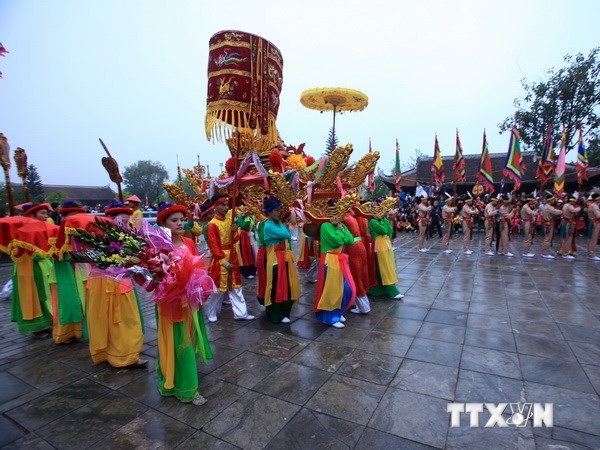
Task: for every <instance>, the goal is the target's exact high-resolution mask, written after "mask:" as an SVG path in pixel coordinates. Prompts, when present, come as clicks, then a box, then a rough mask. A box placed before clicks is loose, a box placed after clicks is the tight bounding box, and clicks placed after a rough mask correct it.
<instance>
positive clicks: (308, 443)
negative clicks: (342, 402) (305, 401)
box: [265, 408, 364, 450]
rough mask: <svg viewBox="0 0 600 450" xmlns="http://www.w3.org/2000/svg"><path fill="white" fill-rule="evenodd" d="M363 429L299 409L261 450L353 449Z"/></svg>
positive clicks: (344, 421) (343, 421)
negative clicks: (295, 449)
mask: <svg viewBox="0 0 600 450" xmlns="http://www.w3.org/2000/svg"><path fill="white" fill-rule="evenodd" d="M307 430H311V431H310V433H307ZM363 430H364V427H362V426H358V425H356V423H353V422H348V421H346V420H342V419H338V418H336V417H331V416H329V415H326V414H320V413H318V412H316V411H311V410H310V409H306V408H302V409H301V410H300V412H299V413H298V414H296V415H295V416H294V418H293V419H292V420H290V422H289V423H288V424H287V425H286V426H285V427H283V429H282V430H281V431H280V432H279V433H278V434H277V435H276V436H275V437H274V438H273V439H272V440H271V442H270V443H269V444H268V445H267V446H266V447H265V449H268V450H275V449H282V450H287V449H289V448H297V449H313V448H327V449H347V448H355V445H356V443H357V442H358V439H359V438H360V436H361V433H362V431H363Z"/></svg>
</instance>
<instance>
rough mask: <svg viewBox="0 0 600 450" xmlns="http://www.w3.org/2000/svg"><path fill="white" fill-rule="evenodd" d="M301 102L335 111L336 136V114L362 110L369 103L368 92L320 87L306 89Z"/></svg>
mask: <svg viewBox="0 0 600 450" xmlns="http://www.w3.org/2000/svg"><path fill="white" fill-rule="evenodd" d="M300 103H302V104H303V105H304V106H306V107H307V108H310V109H316V110H317V111H321V112H323V111H333V133H332V134H333V137H334V138H335V115H336V113H338V112H343V111H362V110H363V109H365V108H366V107H367V105H368V104H369V98H368V97H367V95H366V94H364V93H362V92H360V91H357V90H355V89H347V88H340V87H320V88H313V89H308V90H306V91H304V92H303V93H302V94H301V95H300Z"/></svg>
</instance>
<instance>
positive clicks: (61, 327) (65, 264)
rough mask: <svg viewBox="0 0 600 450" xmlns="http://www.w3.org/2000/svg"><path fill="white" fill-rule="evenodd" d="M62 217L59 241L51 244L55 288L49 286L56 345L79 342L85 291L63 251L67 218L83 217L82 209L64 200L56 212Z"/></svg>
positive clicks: (53, 335)
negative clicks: (53, 252) (54, 249)
mask: <svg viewBox="0 0 600 450" xmlns="http://www.w3.org/2000/svg"><path fill="white" fill-rule="evenodd" d="M58 213H59V214H60V216H61V217H62V221H61V225H60V229H59V232H58V237H57V238H56V239H55V240H54V242H53V244H54V245H56V248H57V251H58V253H57V254H55V255H54V272H55V274H56V284H52V285H51V294H52V318H53V329H52V338H53V339H54V343H55V344H63V343H67V342H70V341H75V342H76V341H79V340H81V338H82V337H83V310H82V308H83V304H84V303H85V290H84V289H81V287H80V285H78V283H77V278H78V276H77V275H76V272H75V267H74V264H72V262H71V256H70V255H69V253H68V252H65V251H62V250H63V246H64V244H65V243H66V241H67V240H68V239H69V238H68V237H67V235H66V230H67V228H68V227H69V226H70V225H71V223H72V221H71V220H69V217H72V216H74V215H77V214H85V209H84V208H82V207H81V205H79V203H77V202H76V201H75V200H65V201H64V202H63V204H62V206H61V207H60V208H59V209H58Z"/></svg>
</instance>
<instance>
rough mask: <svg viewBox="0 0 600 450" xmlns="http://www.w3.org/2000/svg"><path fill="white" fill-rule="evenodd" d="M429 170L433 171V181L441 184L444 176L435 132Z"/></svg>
mask: <svg viewBox="0 0 600 450" xmlns="http://www.w3.org/2000/svg"><path fill="white" fill-rule="evenodd" d="M431 171H432V172H433V173H434V177H435V182H436V183H439V184H442V183H443V182H444V179H445V178H446V177H445V175H444V163H443V162H442V152H441V151H440V144H439V143H438V138H437V134H436V135H435V144H434V147H433V163H432V164H431Z"/></svg>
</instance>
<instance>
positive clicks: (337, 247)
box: [313, 217, 356, 328]
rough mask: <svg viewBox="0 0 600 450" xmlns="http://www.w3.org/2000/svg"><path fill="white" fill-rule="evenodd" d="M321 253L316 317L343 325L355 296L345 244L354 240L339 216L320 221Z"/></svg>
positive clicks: (332, 324)
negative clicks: (321, 222) (345, 314)
mask: <svg viewBox="0 0 600 450" xmlns="http://www.w3.org/2000/svg"><path fill="white" fill-rule="evenodd" d="M320 243H321V256H320V258H319V273H318V278H317V289H316V296H315V306H314V309H313V311H315V313H316V317H317V319H319V320H320V321H321V322H323V323H324V324H327V325H331V326H333V327H335V328H344V326H345V325H344V323H343V322H345V321H346V319H345V318H344V316H343V314H344V311H346V310H347V309H348V308H349V307H350V306H352V304H353V303H354V299H355V297H356V287H355V285H354V280H353V278H352V274H351V272H350V267H349V265H348V255H346V254H345V253H343V247H344V246H345V245H351V244H353V243H354V237H353V236H352V234H351V233H350V231H348V228H346V226H345V225H344V224H343V223H341V222H340V220H339V219H338V218H334V217H332V218H331V220H330V222H325V223H323V224H322V225H321V232H320Z"/></svg>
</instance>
